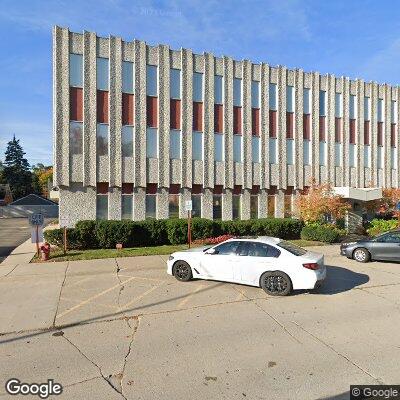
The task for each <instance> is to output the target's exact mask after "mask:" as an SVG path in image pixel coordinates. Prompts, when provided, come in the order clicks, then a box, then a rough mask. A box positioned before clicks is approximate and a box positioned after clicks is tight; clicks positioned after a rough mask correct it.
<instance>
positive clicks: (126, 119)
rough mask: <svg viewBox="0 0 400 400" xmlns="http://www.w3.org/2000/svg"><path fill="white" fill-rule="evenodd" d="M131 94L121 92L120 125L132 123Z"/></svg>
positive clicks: (132, 105)
mask: <svg viewBox="0 0 400 400" xmlns="http://www.w3.org/2000/svg"><path fill="white" fill-rule="evenodd" d="M133 100H134V98H133V94H129V93H122V125H133V124H134V121H133V108H134V101H133Z"/></svg>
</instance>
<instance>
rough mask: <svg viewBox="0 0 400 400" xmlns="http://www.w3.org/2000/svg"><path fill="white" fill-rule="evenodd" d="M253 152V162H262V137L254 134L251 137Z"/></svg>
mask: <svg viewBox="0 0 400 400" xmlns="http://www.w3.org/2000/svg"><path fill="white" fill-rule="evenodd" d="M251 154H252V159H253V163H259V162H260V137H259V136H252V138H251Z"/></svg>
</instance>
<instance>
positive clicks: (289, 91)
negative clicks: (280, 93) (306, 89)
mask: <svg viewBox="0 0 400 400" xmlns="http://www.w3.org/2000/svg"><path fill="white" fill-rule="evenodd" d="M286 112H289V113H294V87H293V86H286Z"/></svg>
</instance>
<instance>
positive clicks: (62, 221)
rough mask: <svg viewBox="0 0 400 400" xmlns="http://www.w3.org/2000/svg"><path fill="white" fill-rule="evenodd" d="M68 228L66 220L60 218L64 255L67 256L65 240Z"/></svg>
mask: <svg viewBox="0 0 400 400" xmlns="http://www.w3.org/2000/svg"><path fill="white" fill-rule="evenodd" d="M68 226H69V220H68V218H65V217H64V218H60V228H63V243H64V255H65V254H67V248H68V240H67V227H68Z"/></svg>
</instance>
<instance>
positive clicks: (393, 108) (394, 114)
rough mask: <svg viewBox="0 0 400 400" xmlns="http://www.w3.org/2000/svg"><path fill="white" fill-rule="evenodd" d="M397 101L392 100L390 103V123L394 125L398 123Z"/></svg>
mask: <svg viewBox="0 0 400 400" xmlns="http://www.w3.org/2000/svg"><path fill="white" fill-rule="evenodd" d="M396 104H397V103H396V101H395V100H392V101H391V102H390V122H391V123H392V124H395V123H397V112H396Z"/></svg>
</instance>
